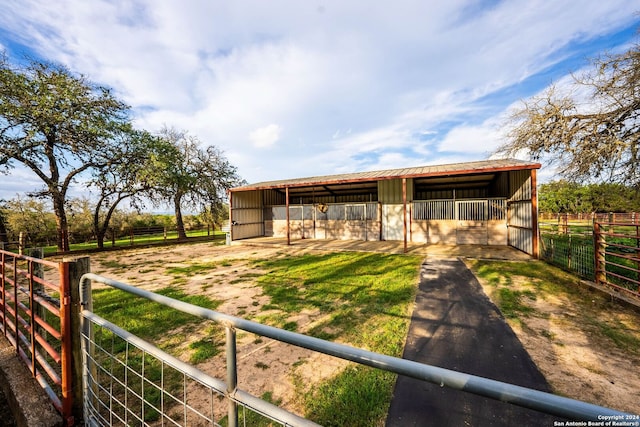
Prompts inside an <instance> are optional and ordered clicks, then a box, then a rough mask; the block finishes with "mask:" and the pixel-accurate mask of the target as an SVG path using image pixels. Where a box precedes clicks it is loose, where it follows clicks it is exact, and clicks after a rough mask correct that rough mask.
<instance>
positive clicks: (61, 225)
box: [51, 193, 69, 252]
mask: <svg viewBox="0 0 640 427" xmlns="http://www.w3.org/2000/svg"><path fill="white" fill-rule="evenodd" d="M51 197H52V199H53V212H54V213H55V215H56V231H57V233H58V252H68V251H69V224H68V223H67V213H66V211H65V209H64V195H62V194H59V193H56V194H52V195H51Z"/></svg>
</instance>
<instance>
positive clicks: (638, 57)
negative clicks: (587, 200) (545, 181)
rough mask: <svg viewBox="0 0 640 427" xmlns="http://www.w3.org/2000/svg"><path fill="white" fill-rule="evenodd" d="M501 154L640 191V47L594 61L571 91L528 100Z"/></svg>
mask: <svg viewBox="0 0 640 427" xmlns="http://www.w3.org/2000/svg"><path fill="white" fill-rule="evenodd" d="M507 126H508V130H507V141H506V142H505V143H504V144H503V145H502V146H501V147H500V148H499V149H498V150H497V152H498V153H499V154H502V155H507V156H513V155H518V154H519V153H523V152H524V153H527V154H528V155H529V156H530V157H531V158H532V159H534V160H541V159H544V160H546V161H548V162H549V164H551V165H556V166H557V167H558V172H559V174H560V175H561V176H562V177H563V178H565V179H567V180H571V181H582V182H611V183H622V184H624V185H627V186H631V187H635V188H638V187H640V145H639V143H638V140H639V137H640V134H639V132H638V130H639V127H640V46H638V45H634V46H633V47H631V48H630V49H629V50H628V51H626V52H624V53H620V54H606V55H602V56H600V57H598V58H597V59H595V60H593V61H592V63H591V67H590V68H589V71H588V72H586V73H583V74H580V75H574V76H573V80H572V83H571V85H570V86H569V87H559V86H558V85H554V86H551V87H550V88H549V89H548V90H546V91H545V92H543V93H542V94H541V95H539V96H536V97H533V98H531V99H529V100H527V101H525V102H524V104H523V106H522V107H521V108H519V109H517V110H516V111H515V112H514V114H513V115H512V117H511V120H510V121H509V123H508V125H507Z"/></svg>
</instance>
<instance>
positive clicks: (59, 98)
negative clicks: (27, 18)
mask: <svg viewBox="0 0 640 427" xmlns="http://www.w3.org/2000/svg"><path fill="white" fill-rule="evenodd" d="M129 129H130V127H129V107H128V106H127V105H125V104H124V103H123V102H121V101H120V100H118V99H117V98H116V97H115V96H114V95H113V94H112V93H111V90H110V89H108V88H106V87H104V86H101V85H98V84H95V83H93V82H91V81H89V80H88V79H87V78H85V77H84V76H82V75H77V74H74V73H72V72H71V71H69V70H68V69H66V68H65V67H63V66H60V65H56V64H50V63H45V62H38V61H31V62H29V63H27V64H26V65H16V64H11V63H10V62H9V61H8V60H7V58H6V57H5V56H3V57H0V172H4V173H8V172H9V171H10V169H11V168H13V167H15V166H16V164H20V165H22V166H23V167H26V168H28V169H29V170H31V171H32V172H33V173H34V174H35V175H36V176H38V177H39V178H40V180H42V182H43V184H44V187H43V188H42V190H40V191H38V192H36V193H35V194H34V195H36V196H41V197H45V198H49V199H50V200H51V201H52V203H53V210H54V213H55V216H56V228H57V245H58V250H59V251H67V250H69V236H68V222H67V214H66V210H65V203H66V201H67V193H68V191H69V189H70V187H71V186H72V184H73V183H74V182H76V181H77V180H78V179H79V178H80V177H81V176H82V175H83V174H84V173H86V172H87V171H90V170H92V169H96V168H98V169H99V168H103V167H107V166H108V165H109V164H110V163H111V162H112V161H113V159H114V158H116V156H117V154H118V140H117V138H115V136H116V135H118V134H120V133H122V132H127V131H128V130H129Z"/></svg>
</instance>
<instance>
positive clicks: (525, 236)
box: [509, 227, 533, 254]
mask: <svg viewBox="0 0 640 427" xmlns="http://www.w3.org/2000/svg"><path fill="white" fill-rule="evenodd" d="M509 245H511V246H513V247H514V248H516V249H520V250H521V251H522V252H525V253H528V254H532V253H533V233H532V232H531V230H530V229H524V228H515V227H509Z"/></svg>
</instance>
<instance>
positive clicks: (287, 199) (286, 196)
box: [284, 187, 291, 245]
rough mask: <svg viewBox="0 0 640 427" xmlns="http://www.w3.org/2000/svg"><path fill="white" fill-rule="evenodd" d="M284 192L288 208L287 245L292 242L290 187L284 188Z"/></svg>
mask: <svg viewBox="0 0 640 427" xmlns="http://www.w3.org/2000/svg"><path fill="white" fill-rule="evenodd" d="M284 194H285V196H284V197H285V199H286V201H285V205H286V209H287V245H290V244H291V228H290V225H289V187H286V188H285V189H284Z"/></svg>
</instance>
